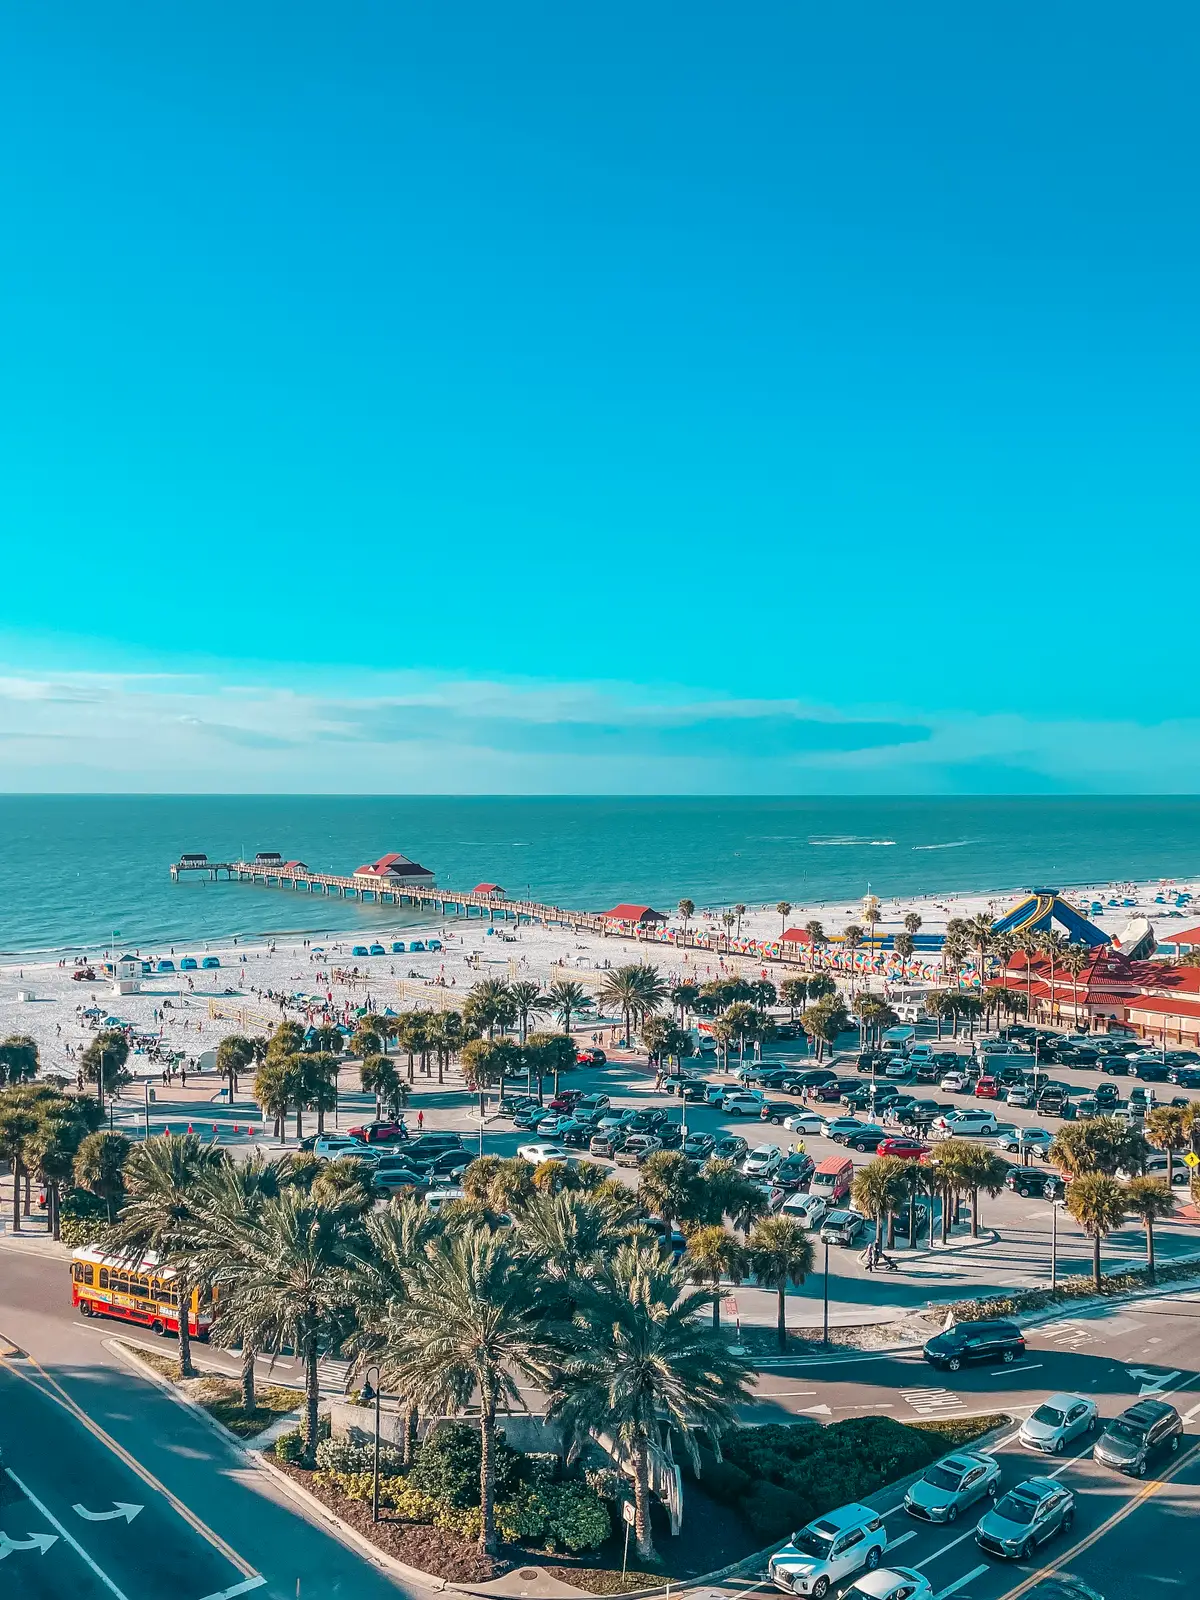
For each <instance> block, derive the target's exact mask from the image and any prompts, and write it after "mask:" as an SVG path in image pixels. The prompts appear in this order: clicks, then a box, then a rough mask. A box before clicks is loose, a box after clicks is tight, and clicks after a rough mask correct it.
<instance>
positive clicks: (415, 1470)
mask: <svg viewBox="0 0 1200 1600" xmlns="http://www.w3.org/2000/svg"><path fill="white" fill-rule="evenodd" d="M480 1454H481V1449H480V1439H479V1429H478V1428H472V1427H471V1426H470V1424H469V1423H466V1422H439V1423H436V1424H435V1425H434V1426H433V1427H432V1428H431V1429H430V1430H429V1433H428V1434H427V1435H426V1437H425V1440H424V1442H423V1443H422V1445H421V1447H420V1449H419V1450H418V1451H417V1456H416V1460H415V1461H414V1462H413V1465H412V1467H411V1468H410V1469H409V1476H410V1477H411V1479H412V1482H413V1487H414V1488H417V1489H419V1490H420V1491H421V1492H422V1494H427V1495H429V1496H431V1497H432V1498H433V1499H434V1500H436V1501H437V1502H438V1503H439V1504H440V1505H443V1506H447V1507H452V1508H455V1509H458V1510H462V1509H464V1508H465V1507H467V1506H477V1505H478V1504H479V1465H480ZM523 1459H524V1458H523V1457H522V1456H521V1455H519V1454H518V1452H517V1451H516V1450H512V1449H510V1448H509V1446H508V1445H507V1444H506V1443H505V1442H504V1435H503V1433H500V1434H498V1435H497V1437H496V1448H495V1450H494V1451H493V1452H492V1464H493V1468H494V1471H495V1484H496V1499H497V1500H501V1499H504V1498H506V1497H507V1495H508V1493H509V1491H510V1490H511V1489H512V1488H513V1487H514V1486H515V1485H516V1484H517V1483H518V1482H520V1480H521V1476H522V1467H523Z"/></svg>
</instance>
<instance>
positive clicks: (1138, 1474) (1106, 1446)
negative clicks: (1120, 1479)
mask: <svg viewBox="0 0 1200 1600" xmlns="http://www.w3.org/2000/svg"><path fill="white" fill-rule="evenodd" d="M1182 1436H1183V1419H1182V1418H1181V1417H1180V1415H1179V1413H1178V1411H1176V1409H1175V1407H1174V1406H1173V1405H1169V1404H1168V1403H1167V1402H1166V1401H1165V1400H1139V1401H1138V1403H1137V1404H1136V1405H1133V1406H1130V1407H1129V1409H1128V1410H1127V1411H1122V1413H1121V1415H1120V1416H1119V1417H1114V1418H1113V1420H1112V1421H1111V1422H1109V1423H1106V1424H1105V1428H1104V1432H1103V1433H1102V1434H1101V1435H1100V1437H1099V1438H1098V1439H1097V1440H1096V1447H1095V1449H1094V1450H1093V1451H1092V1458H1093V1460H1095V1461H1099V1462H1100V1464H1101V1466H1105V1467H1115V1468H1116V1470H1117V1471H1118V1472H1128V1473H1131V1474H1132V1475H1133V1476H1134V1477H1135V1478H1144V1477H1145V1476H1146V1468H1147V1467H1148V1466H1149V1465H1150V1463H1151V1461H1153V1460H1154V1459H1155V1458H1156V1457H1158V1456H1163V1455H1174V1454H1175V1452H1176V1451H1177V1450H1178V1449H1179V1441H1180V1439H1181V1438H1182Z"/></svg>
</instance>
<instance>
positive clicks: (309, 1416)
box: [304, 1329, 321, 1467]
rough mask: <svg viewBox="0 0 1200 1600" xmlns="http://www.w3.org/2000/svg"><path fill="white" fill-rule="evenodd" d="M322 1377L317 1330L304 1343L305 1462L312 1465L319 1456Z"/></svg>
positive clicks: (307, 1465) (306, 1464) (308, 1465)
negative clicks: (319, 1365)
mask: <svg viewBox="0 0 1200 1600" xmlns="http://www.w3.org/2000/svg"><path fill="white" fill-rule="evenodd" d="M320 1403H321V1379H320V1376H319V1374H318V1372H317V1335H316V1330H315V1329H313V1330H312V1331H310V1332H309V1334H308V1337H307V1339H306V1340H305V1345H304V1464H305V1466H306V1467H311V1466H312V1465H313V1463H314V1462H315V1460H316V1458H317V1432H318V1429H319V1426H320V1423H319V1416H318V1413H319V1410H320Z"/></svg>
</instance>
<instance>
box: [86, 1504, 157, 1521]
mask: <svg viewBox="0 0 1200 1600" xmlns="http://www.w3.org/2000/svg"><path fill="white" fill-rule="evenodd" d="M113 1504H114V1506H115V1507H116V1510H115V1511H89V1510H88V1508H87V1507H86V1506H72V1507H71V1510H72V1511H73V1512H74V1513H75V1515H76V1516H77V1517H82V1518H83V1520H84V1521H85V1522H111V1521H112V1520H113V1519H114V1517H124V1518H125V1521H126V1522H132V1521H133V1519H134V1517H136V1516H137V1514H138V1512H139V1511H144V1510H145V1507H144V1506H135V1505H130V1503H129V1501H128V1500H115V1501H114V1502H113Z"/></svg>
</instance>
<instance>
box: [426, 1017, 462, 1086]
mask: <svg viewBox="0 0 1200 1600" xmlns="http://www.w3.org/2000/svg"><path fill="white" fill-rule="evenodd" d="M429 1040H430V1043H431V1044H432V1046H433V1050H434V1054H435V1055H436V1056H437V1064H438V1082H439V1083H445V1081H446V1068H447V1067H448V1066H449V1065H450V1061H451V1058H452V1057H454V1056H456V1055H458V1053H459V1051H460V1050H461V1049H462V1047H463V1045H464V1044H465V1043H466V1042H467V1033H466V1028H465V1027H464V1025H463V1019H462V1017H461V1015H460V1014H459V1013H458V1012H457V1011H436V1012H434V1014H433V1016H432V1017H430V1019H429Z"/></svg>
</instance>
